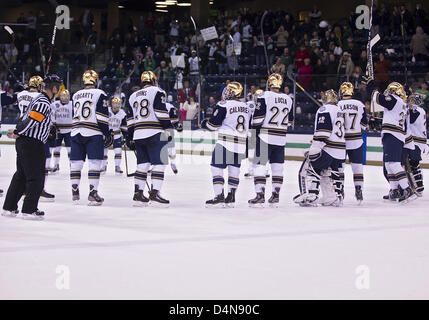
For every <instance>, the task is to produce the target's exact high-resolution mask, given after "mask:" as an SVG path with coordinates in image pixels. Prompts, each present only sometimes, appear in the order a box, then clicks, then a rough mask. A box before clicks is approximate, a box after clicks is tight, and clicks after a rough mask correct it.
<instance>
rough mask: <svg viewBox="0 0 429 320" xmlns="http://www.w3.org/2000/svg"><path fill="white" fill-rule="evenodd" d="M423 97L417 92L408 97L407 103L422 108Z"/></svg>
mask: <svg viewBox="0 0 429 320" xmlns="http://www.w3.org/2000/svg"><path fill="white" fill-rule="evenodd" d="M424 100H425V96H424V95H423V94H421V93H418V92H413V93H412V94H411V95H409V96H408V99H407V102H408V104H409V105H410V106H414V107H415V106H422V105H423V104H424Z"/></svg>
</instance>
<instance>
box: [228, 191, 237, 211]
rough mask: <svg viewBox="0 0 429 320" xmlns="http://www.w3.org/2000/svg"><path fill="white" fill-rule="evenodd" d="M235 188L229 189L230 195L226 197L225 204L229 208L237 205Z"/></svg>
mask: <svg viewBox="0 0 429 320" xmlns="http://www.w3.org/2000/svg"><path fill="white" fill-rule="evenodd" d="M235 191H236V189H235V188H232V189H231V190H229V192H228V195H227V196H226V198H225V206H226V207H228V208H234V206H235Z"/></svg>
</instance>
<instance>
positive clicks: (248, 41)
mask: <svg viewBox="0 0 429 320" xmlns="http://www.w3.org/2000/svg"><path fill="white" fill-rule="evenodd" d="M252 32H253V30H252V26H251V25H250V23H249V21H248V20H247V19H246V20H244V26H243V47H244V49H245V50H246V51H247V50H249V49H250V47H251V45H252Z"/></svg>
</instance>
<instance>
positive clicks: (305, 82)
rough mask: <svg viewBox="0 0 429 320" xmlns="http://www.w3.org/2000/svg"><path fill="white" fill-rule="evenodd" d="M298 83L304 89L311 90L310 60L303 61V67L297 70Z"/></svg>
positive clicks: (311, 68)
mask: <svg viewBox="0 0 429 320" xmlns="http://www.w3.org/2000/svg"><path fill="white" fill-rule="evenodd" d="M298 80H299V83H300V84H301V85H302V86H303V87H304V88H305V89H307V90H308V89H310V88H311V82H312V81H313V67H312V66H311V65H310V58H305V59H304V65H303V66H302V67H301V68H299V72H298Z"/></svg>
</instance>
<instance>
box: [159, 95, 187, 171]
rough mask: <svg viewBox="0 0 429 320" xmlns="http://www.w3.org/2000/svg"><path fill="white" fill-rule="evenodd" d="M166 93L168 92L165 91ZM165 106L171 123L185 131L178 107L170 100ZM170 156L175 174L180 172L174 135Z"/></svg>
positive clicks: (179, 129) (170, 143)
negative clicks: (177, 164)
mask: <svg viewBox="0 0 429 320" xmlns="http://www.w3.org/2000/svg"><path fill="white" fill-rule="evenodd" d="M164 94H166V93H165V92H164ZM165 106H166V108H167V111H168V115H169V116H170V120H171V123H172V124H173V126H175V128H176V130H177V131H178V132H181V131H183V126H182V124H181V123H180V122H179V115H178V114H177V109H176V108H175V107H174V106H173V105H172V104H171V103H169V102H166V103H165ZM168 158H169V159H170V166H171V170H173V172H174V174H177V173H178V170H177V166H176V148H175V146H174V136H172V137H171V141H170V142H169V143H168Z"/></svg>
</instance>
